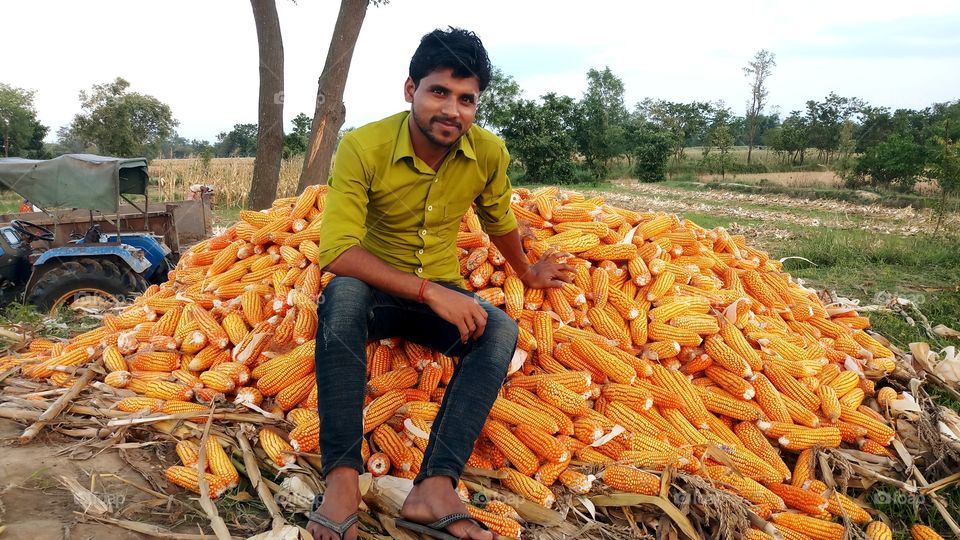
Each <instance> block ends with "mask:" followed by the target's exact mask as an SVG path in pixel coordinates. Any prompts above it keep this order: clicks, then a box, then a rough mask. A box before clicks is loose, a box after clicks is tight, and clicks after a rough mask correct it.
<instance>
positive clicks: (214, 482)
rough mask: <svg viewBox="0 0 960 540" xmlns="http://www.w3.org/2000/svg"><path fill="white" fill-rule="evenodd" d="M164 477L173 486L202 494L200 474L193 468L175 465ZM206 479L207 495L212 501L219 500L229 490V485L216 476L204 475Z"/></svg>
mask: <svg viewBox="0 0 960 540" xmlns="http://www.w3.org/2000/svg"><path fill="white" fill-rule="evenodd" d="M164 476H165V477H166V478H167V481H168V482H170V483H172V484H176V485H178V486H180V487H182V488H183V489H187V490H190V491H192V492H194V493H200V479H199V472H197V470H196V469H194V468H192V467H182V466H180V465H174V466H172V467H168V468H167V470H166V471H164ZM204 477H205V479H206V481H207V489H208V491H207V493H208V496H209V497H210V498H211V499H217V498H219V497H220V496H222V495H223V494H224V492H225V491H226V490H227V483H226V482H225V481H223V480H221V479H219V478H217V477H216V476H215V475H213V474H210V473H204Z"/></svg>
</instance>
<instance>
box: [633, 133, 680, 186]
mask: <svg viewBox="0 0 960 540" xmlns="http://www.w3.org/2000/svg"><path fill="white" fill-rule="evenodd" d="M636 137H637V139H636V140H637V143H638V144H637V146H636V148H635V149H634V151H633V153H634V156H635V157H636V163H635V165H634V168H633V172H634V174H636V175H637V178H638V179H639V180H640V181H641V182H660V181H662V180H665V179H666V175H667V160H668V159H669V158H670V154H671V153H672V151H673V141H672V139H671V138H670V134H669V133H667V132H666V131H663V130H659V129H655V128H645V129H643V130H641V131H640V132H639V133H638V134H637V136H636Z"/></svg>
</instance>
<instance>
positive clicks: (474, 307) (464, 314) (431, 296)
mask: <svg viewBox="0 0 960 540" xmlns="http://www.w3.org/2000/svg"><path fill="white" fill-rule="evenodd" d="M423 301H424V303H426V304H427V305H428V306H430V309H432V310H433V311H434V313H436V314H437V315H439V316H440V318H442V319H443V320H445V321H447V322H448V323H450V324H452V325H454V326H456V327H457V328H458V329H459V330H460V341H462V342H463V343H466V342H467V340H469V339H477V338H479V337H480V336H482V335H483V330H484V329H485V328H486V327H487V311H486V310H485V309H483V307H481V306H480V303H479V302H477V300H476V299H475V298H472V297H470V296H467V295H465V294H461V293H459V292H457V291H454V290H451V289H448V288H446V287H444V286H443V285H437V284H436V283H429V282H428V283H427V287H426V289H425V290H424V291H423Z"/></svg>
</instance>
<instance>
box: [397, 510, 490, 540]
mask: <svg viewBox="0 0 960 540" xmlns="http://www.w3.org/2000/svg"><path fill="white" fill-rule="evenodd" d="M463 520H467V521H472V522H473V523H475V524H476V525H477V526H478V527H480V528H481V529H484V530H489V529H488V528H487V526H486V525H484V524H483V523H482V522H480V521H477V520H475V519H473V518H472V517H470V514H465V513H462V512H460V513H456V514H450V515H449V516H445V517H442V518H440V519H438V520H436V521H434V522H433V523H427V524H423V523H417V522H415V521H409V520H406V519H403V518H397V519H396V524H397V526H398V527H403V528H404V529H410V530H411V531H416V532H418V533H421V534H425V535H427V536H429V537H431V538H438V539H439V540H461V538H460V537H459V536H453V535H452V534H450V533H447V532H446V529H447V527H449V526H450V525H451V524H453V523H456V522H458V521H463Z"/></svg>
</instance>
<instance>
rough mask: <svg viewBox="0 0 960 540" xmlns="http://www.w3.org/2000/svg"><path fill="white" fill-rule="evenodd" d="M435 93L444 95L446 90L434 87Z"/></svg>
mask: <svg viewBox="0 0 960 540" xmlns="http://www.w3.org/2000/svg"><path fill="white" fill-rule="evenodd" d="M433 93H434V94H436V95H438V96H442V95H443V94H444V93H445V92H444V91H443V88H434V89H433Z"/></svg>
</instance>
